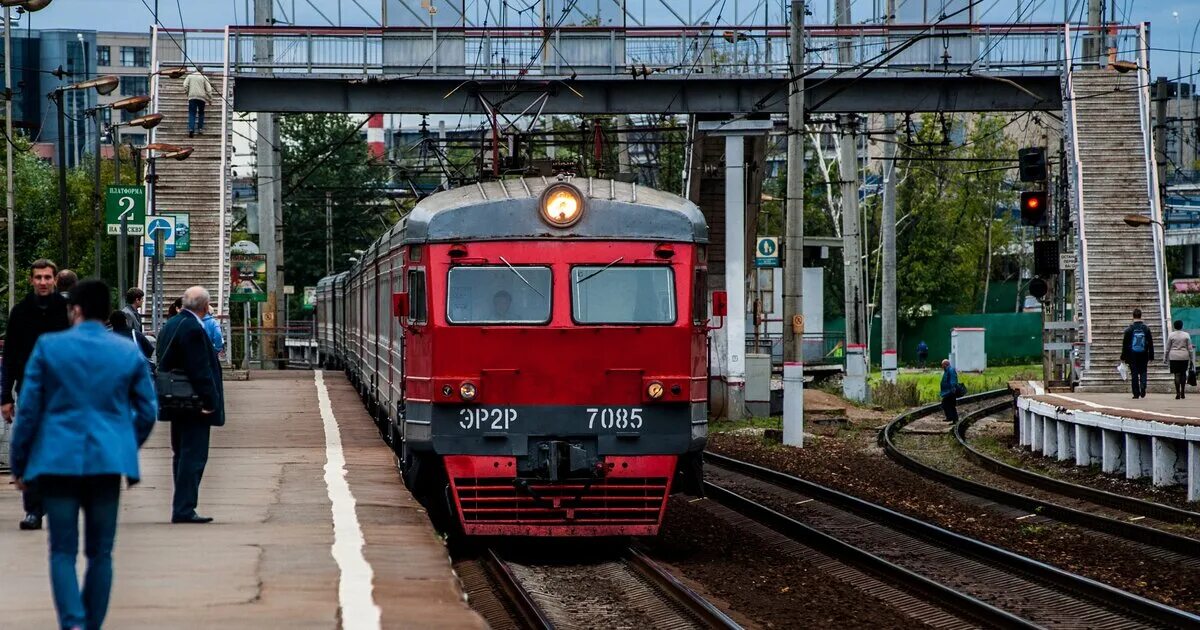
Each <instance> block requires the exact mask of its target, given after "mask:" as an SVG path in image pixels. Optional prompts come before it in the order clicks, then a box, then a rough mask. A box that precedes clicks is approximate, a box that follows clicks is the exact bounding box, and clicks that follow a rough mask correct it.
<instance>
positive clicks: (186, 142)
mask: <svg viewBox="0 0 1200 630" xmlns="http://www.w3.org/2000/svg"><path fill="white" fill-rule="evenodd" d="M208 76H209V80H210V81H212V83H213V87H214V88H216V89H217V90H218V91H219V93H220V94H225V95H228V94H230V92H229V90H228V86H227V85H225V83H226V81H225V80H224V79H222V77H221V74H220V73H219V72H209V73H208ZM151 96H152V98H153V99H154V103H155V105H156V107H157V109H156V111H158V112H159V113H161V114H163V116H164V118H163V121H162V123H161V124H159V126H158V127H157V128H155V129H154V130H153V132H152V136H151V142H158V143H167V144H172V145H176V146H180V147H188V146H190V147H193V148H194V149H195V151H194V152H193V153H192V154H191V156H190V157H188V158H187V159H186V160H183V161H176V160H169V159H162V158H159V159H157V160H155V169H156V173H157V176H158V179H157V181H156V183H155V186H154V195H155V200H154V209H155V211H156V212H157V213H159V214H174V213H187V214H188V215H189V220H190V228H191V233H190V240H191V246H190V249H189V251H186V252H182V251H181V252H178V253H177V254H176V256H175V258H171V259H168V260H167V262H166V264H165V265H164V268H163V272H162V275H161V277H162V280H163V302H164V304H163V308H164V310H165V309H166V308H167V307H169V306H170V304H171V302H173V301H174V300H175V298H177V297H179V296H181V295H183V292H184V291H185V290H186V289H187V288H188V287H191V286H194V285H201V286H204V287H205V288H207V289H208V291H209V293H210V295H211V296H212V301H213V306H214V309H215V310H216V312H217V314H218V315H219V316H220V315H227V314H228V312H229V307H228V304H227V303H226V302H227V299H226V298H227V290H226V287H225V283H226V278H227V274H228V269H229V245H228V244H229V238H230V233H229V227H228V222H227V221H226V217H227V216H228V214H227V213H226V212H225V208H227V207H228V200H227V199H223V197H224V196H225V194H226V193H225V192H224V188H225V186H224V184H225V181H226V180H225V178H223V177H222V169H223V168H225V165H227V164H228V163H229V158H230V152H231V151H232V146H233V143H232V142H231V141H230V138H228V137H226V138H222V131H225V132H226V133H229V131H228V130H229V129H230V127H231V126H230V125H223V124H222V122H223V121H222V114H223V112H224V111H225V108H224V107H222V105H223V102H222V99H221V97H220V96H216V97H214V98H213V99H212V101H211V102H210V103H209V105H208V108H207V111H206V116H205V128H204V133H202V134H199V135H196V136H195V137H191V138H189V137H188V128H187V110H188V104H187V97H186V95H185V93H184V91H183V80H182V79H172V78H169V77H166V76H161V75H160V76H157V77H155V80H154V82H153V86H152V93H151ZM222 151H224V152H225V155H224V156H222ZM139 277H140V278H141V279H142V282H141V286H142V287H143V288H144V289H146V290H147V292H149V287H150V273H149V264H148V261H147V259H145V258H143V259H142V269H141V273H140V274H139Z"/></svg>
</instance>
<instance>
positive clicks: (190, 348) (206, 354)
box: [158, 287, 225, 523]
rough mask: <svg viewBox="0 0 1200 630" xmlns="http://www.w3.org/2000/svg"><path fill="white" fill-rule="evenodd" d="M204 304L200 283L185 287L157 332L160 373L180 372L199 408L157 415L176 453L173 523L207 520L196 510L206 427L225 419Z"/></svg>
mask: <svg viewBox="0 0 1200 630" xmlns="http://www.w3.org/2000/svg"><path fill="white" fill-rule="evenodd" d="M208 303H209V297H208V291H207V290H205V289H204V287H192V288H190V289H188V290H187V292H186V293H184V294H183V310H182V311H180V313H179V315H178V316H177V317H172V318H171V319H169V320H167V323H166V324H165V325H164V326H163V329H162V331H161V332H160V333H159V335H158V340H159V341H158V370H159V373H160V374H161V373H164V372H183V373H184V374H186V376H187V380H188V383H190V384H191V386H192V389H193V390H194V391H195V392H196V394H197V395H198V396H199V397H200V409H198V410H180V409H163V410H162V415H161V417H160V418H159V419H160V420H162V421H164V422H170V423H171V450H172V451H173V452H174V455H175V457H174V459H173V460H172V470H173V471H174V473H175V498H174V500H173V502H172V509H171V522H172V523H210V522H212V518H209V517H206V516H200V515H198V514H196V505H197V503H198V502H199V494H200V479H201V478H202V477H203V476H204V467H205V465H206V464H207V463H208V441H209V432H210V429H211V428H212V427H219V426H222V425H224V424H225V400H224V398H225V395H224V389H223V385H222V383H221V363H220V361H219V360H218V359H217V353H216V351H215V350H214V349H213V345H212V341H211V340H209V338H208V334H207V333H206V332H204V324H203V323H202V320H201V318H202V317H203V316H204V313H206V312H207V311H208Z"/></svg>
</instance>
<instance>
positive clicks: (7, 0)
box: [0, 0, 50, 13]
mask: <svg viewBox="0 0 1200 630" xmlns="http://www.w3.org/2000/svg"><path fill="white" fill-rule="evenodd" d="M49 4H50V0H0V7H4V8H6V9H7V8H9V7H16V8H18V9H24V10H26V11H28V12H30V13H33V12H34V11H41V10H42V9H45V8H46V6H47V5H49Z"/></svg>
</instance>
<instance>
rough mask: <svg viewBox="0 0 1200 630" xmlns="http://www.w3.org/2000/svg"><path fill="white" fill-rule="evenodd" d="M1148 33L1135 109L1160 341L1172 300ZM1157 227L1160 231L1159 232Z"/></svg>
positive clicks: (1145, 32)
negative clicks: (1152, 111) (1138, 119)
mask: <svg viewBox="0 0 1200 630" xmlns="http://www.w3.org/2000/svg"><path fill="white" fill-rule="evenodd" d="M1149 50H1150V32H1149V29H1148V28H1147V25H1146V23H1144V22H1143V23H1142V24H1140V25H1139V27H1138V64H1137V66H1138V85H1139V89H1138V110H1139V113H1140V114H1141V122H1142V147H1143V150H1142V153H1143V154H1144V156H1145V163H1146V196H1147V198H1148V199H1149V200H1150V218H1151V219H1153V220H1154V221H1156V222H1157V223H1155V229H1152V230H1151V233H1152V234H1153V237H1152V238H1153V239H1154V275H1155V278H1157V280H1158V289H1157V291H1158V302H1159V305H1160V311H1159V314H1160V315H1161V316H1162V330H1161V331H1160V332H1161V334H1162V338H1163V339H1166V338H1167V336H1168V335H1169V334H1170V331H1171V328H1170V327H1171V298H1170V295H1169V294H1168V293H1167V289H1166V287H1167V280H1166V267H1167V263H1166V254H1165V251H1166V242H1165V241H1166V236H1167V235H1166V229H1167V228H1166V224H1165V223H1164V222H1163V214H1162V204H1161V199H1160V198H1159V188H1158V156H1157V155H1155V151H1154V122H1153V120H1151V116H1150V58H1149ZM1158 228H1161V230H1160V229H1158Z"/></svg>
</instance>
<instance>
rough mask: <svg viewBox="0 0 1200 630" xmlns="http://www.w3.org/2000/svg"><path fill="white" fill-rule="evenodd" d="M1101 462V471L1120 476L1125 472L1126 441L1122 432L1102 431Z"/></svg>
mask: <svg viewBox="0 0 1200 630" xmlns="http://www.w3.org/2000/svg"><path fill="white" fill-rule="evenodd" d="M1101 433H1102V434H1103V437H1102V442H1103V443H1102V445H1101V451H1102V454H1101V461H1100V470H1103V471H1104V472H1106V473H1113V474H1120V473H1123V472H1125V439H1124V436H1122V435H1121V432H1120V431H1110V430H1108V429H1101Z"/></svg>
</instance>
